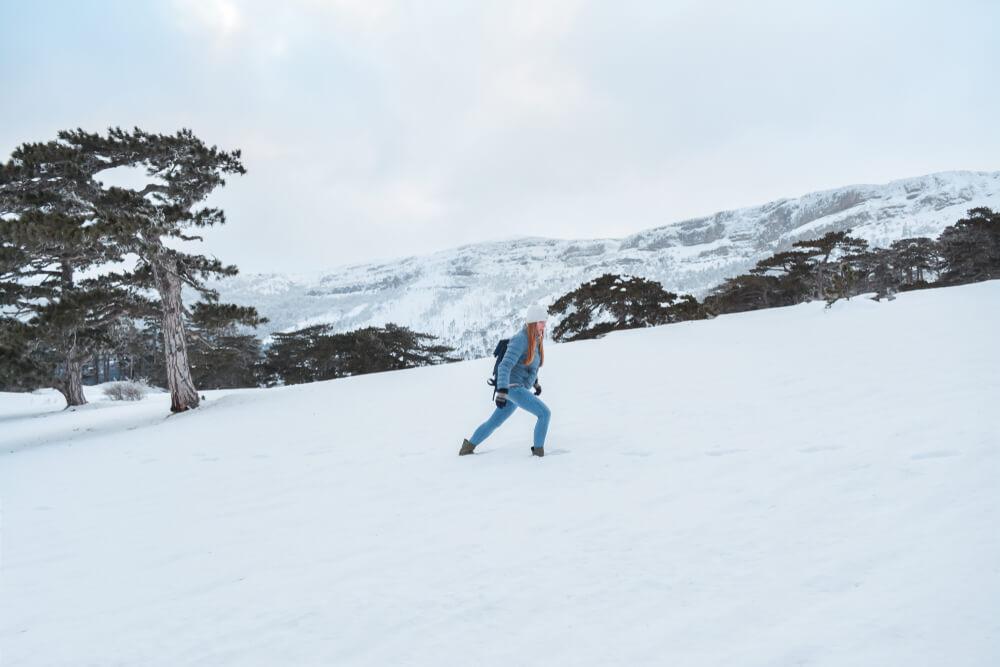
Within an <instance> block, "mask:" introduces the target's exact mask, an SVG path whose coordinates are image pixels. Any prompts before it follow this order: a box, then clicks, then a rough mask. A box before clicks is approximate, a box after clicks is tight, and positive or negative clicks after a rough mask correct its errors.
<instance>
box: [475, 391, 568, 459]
mask: <svg viewBox="0 0 1000 667" xmlns="http://www.w3.org/2000/svg"><path fill="white" fill-rule="evenodd" d="M518 408H524V409H525V410H527V411H528V412H529V413H531V414H533V415H535V417H537V418H538V421H536V422H535V447H542V446H544V445H545V433H546V431H548V430H549V417H550V416H551V415H552V411H551V410H549V408H548V406H547V405H545V404H544V403H542V399H540V398H538V397H537V396H535V394H534V393H532V391H531V390H530V389H525V388H524V387H511V388H510V393H508V394H507V405H506V406H504V407H503V408H497V409H496V410H494V411H493V414H492V415H490V418H489V419H487V420H486V421H485V422H483V424H482V425H481V426H480V427H479V428H477V429H476V432H475V433H473V434H472V437H471V438H470V439H469V442H471V443H472V444H474V445H480V444H482V442H483V440H485V439H486V438H488V437H490V434H491V433H493V431H495V430H497V427H498V426H500V424H502V423H504V422H505V421H507V419H508V418H510V416H511V415H512V414H514V412H516V411H517V409H518Z"/></svg>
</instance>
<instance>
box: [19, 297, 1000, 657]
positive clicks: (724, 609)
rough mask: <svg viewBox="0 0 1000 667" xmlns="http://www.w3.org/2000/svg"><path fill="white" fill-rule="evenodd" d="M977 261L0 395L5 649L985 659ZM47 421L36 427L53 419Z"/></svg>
mask: <svg viewBox="0 0 1000 667" xmlns="http://www.w3.org/2000/svg"><path fill="white" fill-rule="evenodd" d="M998 306H1000V282H991V283H982V284H977V285H970V286H965V287H958V288H950V289H939V290H930V291H925V292H918V293H907V294H903V295H901V296H900V298H898V299H897V300H895V301H893V302H890V303H875V302H872V301H869V300H865V299H854V300H852V301H850V302H841V303H837V304H836V305H835V306H834V307H833V308H832V309H831V310H828V311H827V310H824V309H823V306H822V304H805V305H800V306H795V307H791V308H785V309H777V310H771V311H759V312H754V313H745V314H740V315H731V316H725V317H720V318H718V319H716V320H713V321H706V322H688V323H683V324H676V325H670V326H666V327H660V328H657V329H646V330H637V331H630V332H621V333H617V334H614V335H611V336H609V337H607V338H605V339H602V340H597V341H586V342H579V343H571V344H566V345H550V346H548V348H547V355H546V365H545V367H544V368H543V369H542V373H541V380H542V383H543V385H544V388H545V389H544V393H543V395H542V397H543V398H544V399H545V400H547V401H548V403H549V405H550V406H551V408H552V410H553V419H552V428H551V431H550V438H549V442H548V451H549V453H550V455H549V456H547V457H546V458H544V459H533V458H532V457H531V456H530V453H529V451H528V446H529V441H530V429H531V420H530V418H528V417H526V416H524V415H523V414H520V415H516V416H515V417H514V418H513V419H511V420H510V421H509V422H508V423H507V424H506V425H505V426H504V427H503V428H502V429H501V430H499V431H498V432H497V433H496V434H495V435H494V436H493V438H492V439H491V440H489V441H487V442H486V443H485V444H484V445H482V446H481V450H482V453H480V454H477V455H475V456H472V457H464V458H461V459H460V458H458V457H457V456H456V453H457V450H458V447H459V445H460V443H461V440H462V438H463V436H467V435H468V434H469V433H471V431H472V430H473V428H474V427H475V426H476V425H477V423H478V422H479V421H480V420H481V419H484V418H485V417H486V416H487V414H488V412H489V410H490V407H491V404H490V392H489V389H488V387H487V386H486V385H485V384H484V379H485V377H486V375H487V374H488V372H489V369H490V368H491V362H490V360H488V359H480V360H476V361H470V362H463V363H459V364H453V365H449V366H439V367H432V368H424V369H415V370H410V371H403V372H395V373H385V374H377V375H367V376H360V377H356V378H350V379H345V380H336V381H332V382H325V383H318V384H314V385H306V386H296V387H289V388H281V389H272V390H245V391H236V392H210V393H209V394H208V400H207V401H206V402H205V404H204V407H203V408H201V409H199V410H197V411H195V412H192V413H188V414H182V415H177V416H173V417H169V418H165V417H164V415H165V414H166V411H167V406H168V403H167V401H166V397H165V396H162V395H160V396H153V397H151V398H149V399H147V401H144V402H142V403H138V404H108V403H106V402H104V403H100V404H97V405H93V406H88V407H85V408H82V409H80V410H78V411H75V412H68V411H66V412H64V411H58V409H57V408H58V406H57V405H56V404H53V403H51V402H48V401H49V398H50V397H48V396H45V395H42V396H28V397H26V396H15V395H9V394H7V395H2V396H0V407H2V410H0V438H2V443H3V447H2V453H0V494H2V501H3V506H2V522H3V523H2V536H3V543H2V556H3V561H2V570H0V576H2V580H0V600H2V604H0V651H2V653H0V664H2V665H5V666H6V665H12V666H13V665H17V666H18V667H21V666H33V665H38V666H41V665H45V666H49V665H150V666H155V665H163V666H169V667H179V666H183V665H240V666H245V665H505V666H506V665H685V666H691V665H705V666H708V665H711V666H718V665H740V666H741V667H744V666H755V665H760V666H764V665H767V666H782V665H788V666H791V665H805V664H808V665H816V666H820V665H829V666H831V667H833V666H836V667H842V666H844V665H852V666H857V665H871V666H873V667H891V666H895V665H899V666H906V667H914V666H921V665H928V666H929V665H935V666H937V665H962V666H963V667H974V666H982V667H987V666H993V665H996V664H1000V620H998V619H1000V537H998V532H997V530H996V527H997V525H998V522H1000V516H998V509H1000V487H998V485H997V480H998V478H1000V453H998V449H1000V447H998V445H1000V427H998V424H997V420H996V412H995V406H996V404H997V398H998V397H1000V383H998V379H997V369H998V368H1000V348H998V347H997V345H996V340H995V336H996V332H997V330H998V324H1000V315H998V312H1000V310H998ZM43 441H44V442H43Z"/></svg>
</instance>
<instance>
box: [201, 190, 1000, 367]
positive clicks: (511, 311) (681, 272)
mask: <svg viewBox="0 0 1000 667" xmlns="http://www.w3.org/2000/svg"><path fill="white" fill-rule="evenodd" d="M975 206H990V207H992V208H1000V172H946V173H940V174H931V175H928V176H921V177H917V178H908V179H903V180H899V181H893V182H891V183H887V184H883V185H852V186H848V187H843V188H837V189H835V190H827V191H823V192H814V193H812V194H808V195H804V196H802V197H798V198H795V199H781V200H778V201H773V202H769V203H767V204H763V205H761V206H753V207H750V208H743V209H738V210H734V211H722V212H720V213H716V214H714V215H710V216H706V217H704V218H696V219H693V220H685V221H682V222H677V223H673V224H670V225H666V226H664V227H658V228H656V229H650V230H647V231H644V232H640V233H638V234H634V235H632V236H629V237H626V238H624V239H590V240H556V239H542V238H522V239H513V240H509V241H495V242H491V243H479V244H473V245H467V246H463V247H460V248H453V249H450V250H445V251H442V252H438V253H434V254H431V255H426V256H422V257H408V258H404V259H401V260H399V261H394V262H389V263H383V264H359V265H356V266H347V267H341V268H338V269H334V270H332V271H330V272H327V273H323V274H319V275H301V276H293V275H284V274H270V275H259V274H258V275H246V276H237V277H236V278H233V279H228V280H226V281H224V282H222V283H221V284H219V285H218V287H219V289H220V291H221V292H222V297H223V299H225V300H227V301H232V302H234V303H241V304H245V305H253V306H257V307H258V308H259V309H260V310H261V312H262V313H263V314H264V315H266V316H267V317H268V318H270V320H271V322H270V324H269V325H267V326H266V327H264V328H263V329H262V331H263V332H264V333H265V334H266V333H269V332H272V331H281V330H288V329H295V328H300V327H302V326H306V325H311V324H318V323H328V324H332V325H333V326H334V327H335V329H336V330H338V331H348V330H351V329H356V328H359V327H364V326H370V325H375V326H381V325H383V324H385V323H386V322H395V323H397V324H402V325H405V326H409V327H411V328H413V329H416V330H418V331H423V332H426V333H430V334H433V335H435V336H439V337H440V338H442V339H443V340H444V341H445V342H447V343H448V344H450V345H452V346H454V347H456V348H457V349H458V350H459V352H460V353H461V354H462V355H464V356H468V357H475V356H483V355H485V354H487V353H488V352H490V351H492V350H493V347H494V345H496V341H497V339H498V338H500V336H501V333H502V330H503V328H504V327H505V326H506V323H507V322H510V321H512V319H514V318H516V317H517V316H518V315H519V314H520V313H523V312H524V309H525V308H526V307H527V306H528V305H529V304H531V303H535V302H538V303H545V304H548V303H551V302H552V301H554V300H555V299H556V298H558V297H559V296H561V295H563V294H565V293H566V292H568V291H570V290H572V289H575V288H576V287H577V286H579V285H580V284H581V283H583V282H586V281H588V280H591V279H593V278H596V277H598V276H600V275H601V274H603V273H616V274H623V273H628V274H632V275H637V276H642V277H644V278H649V279H652V280H657V281H659V282H661V283H662V284H663V285H664V287H666V288H667V289H669V290H672V291H675V292H679V293H684V292H690V293H693V294H695V295H697V296H699V297H701V296H703V295H704V294H705V292H706V291H707V290H709V289H711V288H712V287H714V286H716V285H718V284H720V283H722V282H723V280H724V279H726V278H729V277H731V276H734V275H737V274H739V273H741V272H743V271H745V270H746V269H748V268H750V267H752V266H753V265H754V264H755V263H756V262H757V261H759V260H760V259H763V258H764V257H767V256H769V255H771V254H773V253H774V252H776V251H778V250H784V249H786V248H788V247H789V246H790V245H791V244H792V243H793V242H795V241H799V240H802V239H811V238H817V237H819V236H822V235H823V234H825V233H826V232H828V231H831V230H844V229H851V230H853V233H854V234H855V235H856V236H860V237H862V238H865V239H867V240H868V241H869V242H871V243H872V244H873V245H877V246H886V245H889V244H890V243H892V242H893V241H895V240H898V239H901V238H906V237H914V236H930V237H936V236H937V235H938V234H939V233H940V232H941V230H943V229H944V228H945V227H947V226H948V225H952V224H954V223H955V222H956V221H957V220H959V219H960V218H962V217H964V216H965V215H966V212H967V211H968V209H969V208H972V207H975Z"/></svg>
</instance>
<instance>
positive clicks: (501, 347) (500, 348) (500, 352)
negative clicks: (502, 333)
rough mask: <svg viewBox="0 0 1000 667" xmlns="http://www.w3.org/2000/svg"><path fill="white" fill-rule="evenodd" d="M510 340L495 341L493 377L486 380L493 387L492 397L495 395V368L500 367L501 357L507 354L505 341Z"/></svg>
mask: <svg viewBox="0 0 1000 667" xmlns="http://www.w3.org/2000/svg"><path fill="white" fill-rule="evenodd" d="M509 341H510V339H509V338H504V339H501V341H500V342H499V343H497V347H496V349H495V350H493V357H494V358H495V359H496V361H494V362H493V377H491V378H490V379H489V380H487V381H486V384H488V385H489V386H491V387H493V398H496V397H497V369H498V368H500V362H501V361H503V357H504V355H505V354H507V343H508V342H509Z"/></svg>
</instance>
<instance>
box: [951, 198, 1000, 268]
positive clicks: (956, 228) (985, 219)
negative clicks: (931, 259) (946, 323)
mask: <svg viewBox="0 0 1000 667" xmlns="http://www.w3.org/2000/svg"><path fill="white" fill-rule="evenodd" d="M938 242H939V247H940V251H941V256H942V258H943V260H944V266H945V268H944V272H943V275H942V276H941V280H942V281H943V282H945V283H948V284H952V285H955V284H961V283H969V282H977V281H981V280H992V279H994V278H1000V213H998V212H996V211H993V210H991V209H989V208H985V207H980V208H973V209H970V210H969V212H968V216H967V217H965V218H962V219H961V220H959V221H958V222H956V223H955V224H954V225H952V226H951V227H948V228H947V229H945V230H944V231H943V232H941V235H940V236H939V237H938Z"/></svg>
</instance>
